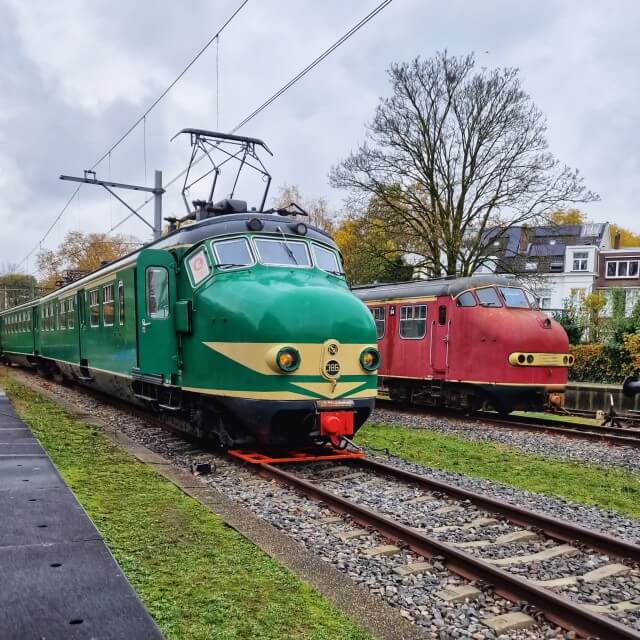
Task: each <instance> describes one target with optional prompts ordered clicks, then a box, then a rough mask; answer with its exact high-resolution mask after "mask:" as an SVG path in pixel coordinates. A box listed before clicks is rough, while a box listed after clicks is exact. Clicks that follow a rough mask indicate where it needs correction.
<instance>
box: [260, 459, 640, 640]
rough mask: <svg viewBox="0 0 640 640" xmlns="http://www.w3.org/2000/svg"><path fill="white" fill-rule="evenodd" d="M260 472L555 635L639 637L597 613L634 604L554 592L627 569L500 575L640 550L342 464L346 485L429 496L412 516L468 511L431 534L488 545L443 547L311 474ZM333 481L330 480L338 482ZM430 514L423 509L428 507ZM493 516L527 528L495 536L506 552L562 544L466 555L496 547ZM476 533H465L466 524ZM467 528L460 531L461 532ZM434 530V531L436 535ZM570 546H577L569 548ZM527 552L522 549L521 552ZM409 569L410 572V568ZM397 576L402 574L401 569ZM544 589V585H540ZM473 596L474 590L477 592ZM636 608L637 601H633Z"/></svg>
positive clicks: (363, 462) (395, 472)
mask: <svg viewBox="0 0 640 640" xmlns="http://www.w3.org/2000/svg"><path fill="white" fill-rule="evenodd" d="M257 466H258V467H259V472H260V473H261V474H264V475H266V476H268V477H270V478H273V479H275V480H277V481H278V482H281V483H283V484H285V485H287V486H289V487H292V488H295V489H296V490H298V491H300V492H302V493H303V494H304V495H306V496H309V497H312V498H315V499H318V500H321V501H322V502H323V503H325V504H326V505H328V506H329V507H330V508H331V509H333V510H335V511H337V512H340V513H344V514H348V515H349V516H350V517H351V519H352V520H353V521H355V522H356V523H358V524H360V525H362V526H365V527H369V528H371V529H372V530H374V531H376V532H378V533H380V534H381V535H382V536H384V537H385V538H387V539H389V540H391V541H394V542H395V543H397V544H402V545H404V546H406V547H408V548H409V549H410V550H411V551H413V552H414V553H416V554H418V555H419V556H422V557H423V558H427V559H433V558H434V557H438V558H441V559H444V564H445V565H446V567H447V568H448V569H449V570H450V571H451V572H453V573H455V574H457V575H459V576H461V577H463V578H465V579H466V580H469V581H472V582H474V583H477V582H481V583H485V584H489V585H491V586H492V587H493V588H494V590H495V592H496V593H497V594H498V595H500V596H501V597H503V598H505V599H507V600H510V601H512V602H516V603H519V602H523V601H524V602H527V603H529V604H531V605H534V606H535V607H537V608H538V609H539V610H540V611H541V612H543V613H544V616H545V617H546V618H547V619H548V620H550V621H551V622H553V623H555V624H557V625H559V626H561V627H562V628H564V629H566V630H569V631H573V632H575V633H576V634H577V635H579V636H581V637H598V638H602V639H607V640H609V639H614V638H627V639H634V640H638V639H640V631H636V630H634V629H633V628H631V627H629V626H626V625H623V624H620V623H619V622H617V621H616V620H615V619H612V618H611V617H609V616H606V615H602V613H601V611H602V610H603V609H604V610H605V611H602V612H603V613H609V614H614V613H615V611H616V607H618V608H619V609H620V610H622V611H629V610H634V609H640V604H635V603H634V602H623V603H617V604H615V605H612V606H611V607H610V608H609V610H608V611H607V608H606V607H603V606H597V605H596V606H592V607H589V606H584V605H582V604H578V603H576V602H575V601H572V600H571V599H570V598H568V597H566V596H564V595H562V594H559V593H557V592H556V591H555V590H554V588H555V587H558V586H563V585H564V586H568V585H574V584H579V583H580V582H581V581H585V580H586V582H589V581H593V582H596V581H597V580H598V576H602V579H606V578H607V577H609V576H615V575H624V574H626V573H627V572H629V571H630V570H631V568H630V567H628V566H627V565H624V564H620V563H613V564H608V565H605V566H604V567H601V568H600V571H599V572H592V573H591V575H586V576H573V575H572V576H564V577H563V578H556V579H552V580H550V581H534V580H529V579H527V578H525V577H523V576H521V575H517V574H516V573H514V572H512V571H509V570H507V569H506V568H502V567H509V566H516V567H518V566H522V565H526V564H530V563H532V562H536V561H542V560H543V559H545V558H549V559H551V558H554V557H558V556H560V555H564V554H574V553H584V551H582V550H581V549H580V548H581V547H583V548H585V547H586V548H588V549H589V550H590V551H591V552H592V551H598V552H600V553H603V554H606V556H607V557H609V556H613V557H616V558H618V559H620V560H622V561H628V562H631V563H638V562H639V561H640V546H639V545H635V544H631V543H628V542H624V541H622V540H618V539H616V538H613V537H611V536H607V535H604V534H600V533H597V532H594V531H590V530H587V529H585V528H582V527H579V526H576V525H574V524H572V523H569V522H565V521H562V520H558V519H555V518H550V517H548V516H545V515H543V514H540V513H536V512H534V511H529V510H526V509H522V508H520V507H518V506H515V505H509V504H506V503H503V502H498V501H496V500H494V499H492V498H488V497H487V496H483V495H481V494H477V493H473V492H470V491H466V490H462V489H460V488H458V487H455V486H453V485H448V484H446V483H443V482H439V481H436V480H432V479H430V478H428V477H425V476H421V475H418V474H415V473H410V472H407V471H404V470H402V469H399V468H397V467H394V466H390V465H387V464H382V463H380V462H377V461H375V460H372V459H370V458H363V459H360V460H353V461H350V462H349V467H350V468H352V469H353V470H356V473H355V474H351V475H349V474H347V476H345V478H350V479H353V478H354V477H355V476H357V475H358V474H357V471H358V470H360V471H362V472H364V473H366V474H368V475H369V476H371V477H372V478H373V477H379V476H381V475H384V476H388V477H390V478H393V479H394V480H399V481H401V482H402V483H406V484H408V485H412V486H414V487H418V488H420V489H422V490H426V491H427V492H428V493H425V494H423V495H419V496H416V497H414V498H413V499H412V503H413V504H415V509H416V511H418V510H420V508H421V506H422V508H424V505H433V504H435V505H436V507H437V508H435V509H433V510H434V511H436V512H438V511H439V513H441V514H445V513H448V512H452V511H456V510H460V509H465V510H467V511H469V512H470V513H469V516H470V517H469V522H468V523H467V525H462V526H457V525H451V526H447V525H444V526H441V527H436V528H435V530H439V532H440V533H443V534H446V535H447V536H449V535H451V533H452V532H453V531H454V530H456V529H458V530H460V531H465V530H466V531H467V532H468V533H469V534H471V535H472V537H475V536H476V535H477V532H478V530H480V531H482V530H484V531H482V533H484V535H485V536H487V535H488V536H489V539H487V540H485V539H482V540H477V539H472V540H467V541H465V540H462V541H461V540H458V541H456V542H454V543H449V542H444V541H443V540H442V539H441V537H438V536H435V535H434V533H433V532H430V531H429V530H428V529H425V528H418V527H415V526H411V525H410V524H408V523H407V522H403V521H402V519H401V518H398V517H395V516H393V515H390V514H385V513H380V512H379V511H376V510H372V509H370V508H368V507H367V506H365V505H363V504H362V503H361V502H360V501H358V502H356V501H353V500H350V499H348V498H346V497H345V496H344V495H341V493H340V492H339V491H335V490H330V489H327V488H326V487H325V486H323V484H327V482H324V483H323V482H322V480H319V479H318V477H317V476H316V475H314V473H313V472H307V473H302V474H301V473H292V472H291V471H287V470H284V469H283V468H281V467H280V466H275V465H271V464H261V465H257ZM339 479H340V478H339V477H337V480H339ZM335 482H336V478H331V479H330V480H329V481H328V483H331V484H334V485H335ZM434 493H435V494H436V495H439V496H441V495H445V496H447V498H451V499H453V500H454V503H448V504H447V506H444V507H442V506H438V505H440V504H441V502H440V501H439V500H438V499H437V498H436V497H434ZM469 504H471V505H473V506H474V507H479V508H480V509H481V512H474V511H472V510H470V509H469V507H468V505H469ZM427 508H429V507H427ZM495 515H499V516H501V517H503V518H505V519H506V520H507V521H508V522H509V523H511V524H512V525H516V526H518V527H528V529H516V530H514V531H513V532H512V533H510V534H506V536H503V537H502V540H503V541H504V544H507V545H509V544H510V543H509V542H508V541H514V542H517V541H518V540H520V541H522V542H523V543H526V542H530V541H531V540H535V539H537V538H538V536H539V535H540V534H541V535H544V536H546V537H548V538H549V539H552V540H554V541H559V542H561V543H562V544H560V545H556V546H552V547H547V548H546V549H545V550H543V551H540V552H537V553H534V554H528V555H527V554H526V553H525V554H521V555H518V554H516V555H514V556H513V557H506V558H504V557H502V558H497V560H496V559H495V558H489V559H487V558H483V557H480V556H479V555H478V554H477V553H473V552H472V550H473V551H478V550H482V549H486V548H487V547H490V546H492V545H493V546H495V545H496V544H497V545H499V544H501V542H500V540H498V541H497V542H495V541H492V540H491V539H490V534H487V533H486V531H487V528H490V527H491V526H492V525H495V524H496V523H497V521H496V520H495V519H494V518H492V517H488V516H495ZM474 522H475V523H477V526H468V525H472V524H473V523H474ZM465 527H466V529H465ZM435 530H434V531H435ZM365 534H366V532H365V531H363V530H358V529H355V530H352V531H347V532H346V533H343V534H341V535H342V536H343V538H342V539H350V538H361V537H362V536H363V535H365ZM572 545H576V546H572ZM375 549H379V550H380V552H381V553H392V552H393V551H394V549H395V550H398V551H399V547H394V545H387V546H386V548H383V547H374V551H375ZM525 551H526V549H525ZM413 566H416V565H413ZM404 571H405V572H406V573H405V575H409V574H410V573H411V571H412V565H406V566H405V567H404ZM400 573H401V574H402V573H403V569H400ZM545 582H547V584H545ZM451 591H452V594H451V597H452V598H455V597H456V595H458V594H459V595H460V597H463V596H464V595H465V594H467V595H468V597H470V598H471V599H472V598H473V594H474V593H475V592H476V591H475V590H474V588H473V587H471V588H469V587H468V586H467V587H461V588H458V589H457V590H456V589H454V590H451ZM478 593H479V591H478ZM639 602H640V601H639Z"/></svg>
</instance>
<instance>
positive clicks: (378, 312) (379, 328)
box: [371, 307, 385, 340]
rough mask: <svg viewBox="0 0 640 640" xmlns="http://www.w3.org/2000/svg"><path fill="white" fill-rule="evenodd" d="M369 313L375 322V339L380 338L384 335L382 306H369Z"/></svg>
mask: <svg viewBox="0 0 640 640" xmlns="http://www.w3.org/2000/svg"><path fill="white" fill-rule="evenodd" d="M371 315H372V316H373V319H374V320H375V323H376V339H377V340H381V339H382V338H383V337H384V325H385V317H384V307H371Z"/></svg>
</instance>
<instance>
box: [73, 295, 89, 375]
mask: <svg viewBox="0 0 640 640" xmlns="http://www.w3.org/2000/svg"><path fill="white" fill-rule="evenodd" d="M75 307H76V308H75V310H74V315H75V323H76V327H78V363H79V364H80V365H83V366H86V365H87V299H86V294H85V290H84V289H80V291H78V292H76V299H75Z"/></svg>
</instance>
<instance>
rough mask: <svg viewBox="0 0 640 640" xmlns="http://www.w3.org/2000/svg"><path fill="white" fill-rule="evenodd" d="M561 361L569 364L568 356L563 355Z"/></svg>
mask: <svg viewBox="0 0 640 640" xmlns="http://www.w3.org/2000/svg"><path fill="white" fill-rule="evenodd" d="M562 361H563V362H564V363H565V364H569V356H565V357H564V358H562Z"/></svg>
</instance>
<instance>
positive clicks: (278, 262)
mask: <svg viewBox="0 0 640 640" xmlns="http://www.w3.org/2000/svg"><path fill="white" fill-rule="evenodd" d="M255 243H256V248H257V249H258V255H259V256H260V261H261V262H262V264H268V265H273V266H285V267H286V266H293V267H310V266H311V257H310V256H309V249H308V247H307V243H306V242H301V241H300V240H285V239H284V238H283V239H282V240H271V239H269V240H267V239H266V238H258V239H257V240H255Z"/></svg>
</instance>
